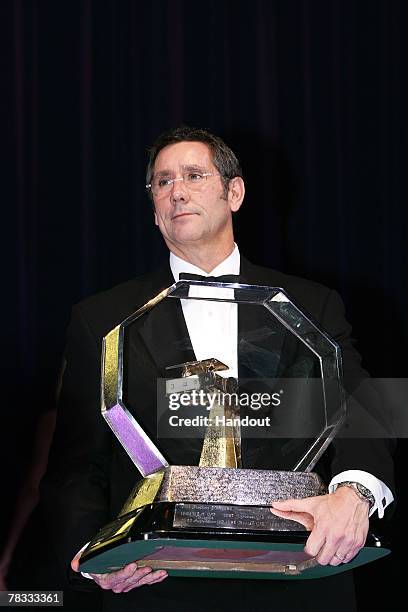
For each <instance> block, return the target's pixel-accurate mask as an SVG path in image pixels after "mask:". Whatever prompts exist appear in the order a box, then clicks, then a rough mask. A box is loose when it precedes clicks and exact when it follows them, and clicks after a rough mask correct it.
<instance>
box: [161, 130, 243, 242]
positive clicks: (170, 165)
mask: <svg viewBox="0 0 408 612" xmlns="http://www.w3.org/2000/svg"><path fill="white" fill-rule="evenodd" d="M194 170H195V171H196V172H200V173H206V172H209V173H213V174H215V176H208V177H207V179H206V180H205V181H203V184H202V185H200V188H199V189H198V190H197V189H189V187H188V185H187V184H186V182H185V181H176V182H174V183H173V184H172V186H171V188H170V190H169V191H168V192H166V193H165V194H160V195H153V201H154V208H155V213H154V218H155V223H156V225H157V226H158V227H159V229H160V231H161V233H162V234H163V237H164V239H165V241H166V243H167V244H168V246H169V247H170V246H171V245H174V246H176V247H177V246H179V247H181V246H182V245H188V244H191V243H196V244H199V243H203V244H204V243H208V244H209V243H212V242H213V241H216V240H224V239H225V237H226V236H227V234H229V235H231V233H232V219H231V211H233V210H238V208H239V206H240V204H241V202H239V203H238V204H237V202H236V201H235V200H236V198H235V199H234V196H233V194H232V190H231V189H230V190H229V191H228V195H227V196H225V194H224V185H223V182H222V179H221V177H220V176H219V175H218V171H217V169H216V167H215V166H214V164H213V161H212V155H211V151H210V149H209V147H208V146H207V145H206V144H204V143H202V142H180V143H177V144H173V145H168V146H167V147H164V149H162V150H161V151H160V153H159V154H158V156H157V158H156V161H155V164H154V172H153V175H154V176H162V177H165V178H181V177H182V176H183V174H185V173H186V172H192V171H194ZM234 180H236V179H234ZM239 180H241V179H239Z"/></svg>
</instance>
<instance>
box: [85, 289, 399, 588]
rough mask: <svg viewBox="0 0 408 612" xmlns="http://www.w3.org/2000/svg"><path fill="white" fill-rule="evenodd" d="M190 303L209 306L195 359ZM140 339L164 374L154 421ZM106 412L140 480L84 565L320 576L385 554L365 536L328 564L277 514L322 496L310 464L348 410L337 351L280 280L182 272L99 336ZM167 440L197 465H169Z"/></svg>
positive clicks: (94, 569) (173, 451) (88, 568)
mask: <svg viewBox="0 0 408 612" xmlns="http://www.w3.org/2000/svg"><path fill="white" fill-rule="evenodd" d="M191 300H201V301H202V303H207V304H206V305H207V306H208V302H211V308H210V309H208V307H207V309H203V317H207V319H205V318H203V320H202V324H203V327H205V330H206V331H205V334H204V336H205V340H204V342H203V341H201V345H202V348H201V349H200V350H201V351H202V354H201V355H196V354H195V353H194V351H193V349H192V343H193V338H192V334H194V333H195V332H194V329H193V328H191V329H190V330H188V329H187V327H186V323H185V320H184V317H183V315H182V308H181V306H183V309H185V308H186V307H187V308H188V304H189V303H190V301H191ZM180 302H181V303H180ZM176 311H177V312H178V318H174V317H173V314H174V313H175V312H176ZM171 313H173V314H171ZM212 313H213V314H215V315H216V316H215V317H214V324H212V323H211V320H212V319H211V316H212ZM196 314H197V313H196ZM208 317H209V318H208ZM189 332H190V334H189ZM201 332H202V330H201ZM135 335H137V336H138V337H140V338H142V341H143V342H144V346H146V347H147V349H150V350H151V355H153V357H154V359H153V360H154V361H156V365H158V366H159V368H158V369H159V371H161V372H162V373H163V378H161V379H159V380H158V383H157V414H156V415H155V416H156V419H155V424H154V425H152V423H153V421H152V414H151V412H152V411H150V413H149V414H147V413H146V411H145V412H143V407H142V406H141V404H140V401H139V400H138V396H139V397H140V393H138V391H139V386H138V385H139V382H140V381H139V382H137V381H138V380H139V379H140V376H135V372H139V373H140V371H141V370H142V369H143V367H144V368H146V367H147V365H146V363H143V364H142V363H141V361H140V360H141V359H145V360H146V358H145V357H142V356H141V355H140V353H138V352H137V351H136V350H135V346H136V345H135V342H134V338H135ZM201 338H203V334H202V333H201ZM226 338H229V339H230V340H229V341H228V340H226ZM231 338H234V340H233V341H232V342H231ZM235 338H236V339H237V341H236V342H235ZM153 347H154V348H153ZM203 347H204V348H203ZM147 352H148V351H147ZM152 371H154V370H152ZM135 381H136V382H135ZM144 382H146V381H144ZM147 382H148V381H147ZM150 382H151V381H150ZM243 400H244V401H243ZM101 409H102V415H103V418H104V419H105V420H106V422H107V423H108V425H109V426H110V427H111V429H112V431H113V433H114V434H115V436H116V437H117V439H118V440H119V442H120V444H121V445H122V447H123V448H124V449H125V451H126V452H127V454H128V455H129V457H130V459H131V460H132V461H133V463H134V464H135V466H136V467H137V469H138V470H139V472H140V474H141V475H142V479H139V480H138V481H137V483H136V486H135V488H134V489H133V491H132V492H131V494H130V496H129V498H128V500H127V501H126V503H125V505H124V507H123V508H122V510H121V512H120V513H119V515H118V517H117V518H116V519H115V520H114V521H112V522H111V523H109V524H108V525H106V526H105V527H103V528H102V529H101V530H100V532H99V533H98V534H96V536H95V537H94V539H93V540H92V541H91V542H90V543H89V545H88V547H87V548H86V549H85V551H84V552H83V554H82V557H81V561H80V569H81V571H85V572H91V573H106V572H109V571H114V570H116V569H119V568H121V567H123V566H124V565H126V564H127V563H130V562H133V561H136V562H137V563H138V566H149V567H152V568H154V569H166V570H167V571H168V573H169V574H170V575H176V576H196V577H197V576H198V577H208V576H213V577H214V576H215V577H227V578H264V579H265V578H266V579H280V580H281V579H299V578H316V577H322V576H326V575H332V574H335V573H339V572H342V571H345V570H348V569H352V568H353V567H356V566H358V565H361V564H364V563H367V562H368V561H371V560H374V559H376V558H379V557H381V556H383V555H385V554H387V553H388V552H389V551H388V550H387V549H386V548H384V547H383V546H382V543H381V542H380V541H379V539H378V538H376V537H375V536H374V535H373V534H370V536H369V538H368V539H367V543H366V546H365V547H364V548H363V549H362V550H361V551H360V552H359V554H358V555H357V556H356V557H355V558H354V559H353V560H352V561H351V562H350V563H347V564H344V565H339V566H335V567H334V566H320V565H319V564H318V562H317V560H316V559H315V558H313V557H310V556H309V555H307V554H306V553H305V552H304V550H303V548H304V544H305V542H306V539H307V537H308V535H309V532H308V531H307V530H306V529H305V528H304V527H303V525H301V524H300V523H297V522H295V521H292V520H286V519H282V518H280V517H277V516H276V515H274V514H272V513H271V511H270V506H271V504H272V502H273V501H275V500H278V499H288V498H293V497H298V498H303V497H309V496H315V495H321V494H324V493H326V492H327V489H326V486H325V484H324V483H323V481H322V479H321V478H320V477H319V475H318V474H317V473H314V472H313V471H312V470H313V468H314V466H315V465H316V463H317V461H318V460H319V459H320V458H321V457H322V455H323V453H324V452H325V450H326V449H327V447H328V446H329V444H330V443H331V441H332V440H333V438H334V437H335V436H336V434H337V432H338V431H339V429H340V428H341V426H342V424H343V421H344V418H345V414H346V402H345V394H344V391H343V387H342V363H341V351H340V348H339V346H338V345H337V343H336V342H334V341H333V340H332V339H331V338H330V337H329V336H328V335H327V333H325V332H324V331H323V330H322V329H320V328H319V327H318V325H316V323H315V322H314V321H313V320H312V319H311V318H310V317H309V316H308V315H307V314H306V313H305V312H303V311H302V310H301V309H300V308H299V306H297V305H296V303H295V302H294V301H293V300H292V299H291V298H290V297H289V296H288V295H287V294H286V293H285V291H284V290H283V289H281V288H279V287H265V286H255V285H244V284H238V283H222V282H208V281H205V280H188V281H187V280H182V281H179V282H177V283H175V284H174V285H172V286H171V287H169V288H167V289H165V290H164V291H162V292H161V293H160V294H158V295H157V296H155V297H153V298H152V299H151V300H150V301H149V302H147V303H146V304H145V305H144V306H143V307H141V308H140V309H139V310H137V311H136V312H135V313H134V314H132V315H131V316H129V317H128V318H127V319H125V320H124V321H123V322H122V323H121V324H120V325H118V326H117V327H115V328H114V329H113V330H112V331H111V332H110V333H109V334H108V335H107V336H106V337H105V338H104V342H103V355H102V381H101ZM152 438H156V439H157V442H158V445H160V446H161V448H162V450H159V448H158V445H156V444H155V443H154V442H153V440H152ZM165 449H167V451H168V454H169V455H170V456H172V455H173V456H182V452H183V450H184V451H185V454H184V455H183V458H184V457H185V456H190V457H197V461H194V463H193V462H192V463H193V464H192V465H180V464H177V465H169V463H168V461H167V460H166V459H165V456H164V455H165V454H166V451H165ZM162 452H163V453H164V454H162ZM178 453H179V455H178ZM180 453H181V454H180ZM194 453H195V454H194Z"/></svg>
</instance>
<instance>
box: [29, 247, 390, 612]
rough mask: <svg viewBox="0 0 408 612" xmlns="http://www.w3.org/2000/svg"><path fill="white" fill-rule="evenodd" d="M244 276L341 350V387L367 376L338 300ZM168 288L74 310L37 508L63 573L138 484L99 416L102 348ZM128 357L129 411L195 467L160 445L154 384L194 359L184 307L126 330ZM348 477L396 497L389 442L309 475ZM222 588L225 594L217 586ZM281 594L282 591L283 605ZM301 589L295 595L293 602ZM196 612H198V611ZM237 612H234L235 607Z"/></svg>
mask: <svg viewBox="0 0 408 612" xmlns="http://www.w3.org/2000/svg"><path fill="white" fill-rule="evenodd" d="M241 275H242V276H243V277H244V279H245V281H246V282H248V283H251V284H259V285H269V286H276V287H282V288H283V289H284V290H285V291H286V292H287V293H288V294H289V295H290V296H291V297H292V298H293V299H294V300H295V301H296V302H297V303H298V304H299V306H300V307H301V308H303V309H304V310H306V311H307V312H308V313H310V315H311V316H312V317H313V318H314V319H315V320H316V321H317V322H318V324H319V325H320V326H321V327H322V328H323V329H325V330H326V331H327V332H328V333H329V334H330V336H331V337H333V338H334V339H335V340H336V341H337V342H338V343H339V344H340V345H341V347H342V353H343V364H344V375H345V378H346V379H351V380H358V379H361V378H364V377H366V376H367V374H366V372H364V370H362V368H361V366H360V356H359V355H358V353H357V352H356V351H355V349H354V348H353V342H352V339H351V337H350V332H351V328H350V325H349V324H348V323H347V322H346V320H345V318H344V308H343V305H342V301H341V299H340V298H339V296H338V295H337V294H336V293H335V292H334V291H331V290H329V289H327V288H326V287H323V286H321V285H319V284H316V283H313V282H311V281H308V280H303V279H300V278H296V277H293V276H288V275H284V274H282V273H280V272H277V271H274V270H270V269H266V268H262V267H259V266H255V265H253V264H251V263H249V262H248V261H247V260H245V259H244V258H243V257H241ZM173 282H174V279H173V277H172V274H171V271H170V267H169V265H168V264H166V265H164V266H163V267H162V268H160V269H159V270H158V271H157V272H155V273H152V274H147V275H145V276H142V277H139V278H137V279H135V280H131V281H129V282H127V283H124V284H122V285H119V286H117V287H115V288H113V289H111V290H109V291H106V292H104V293H101V294H98V295H96V296H93V297H90V298H88V299H86V300H84V301H83V302H81V303H80V304H78V305H76V306H75V307H74V308H73V311H72V318H71V322H70V325H69V328H68V332H67V343H66V350H65V360H66V368H65V373H64V377H63V384H62V389H61V394H60V401H59V406H58V411H57V427H56V432H55V436H54V440H53V444H52V448H51V452H50V458H49V467H48V470H47V474H46V476H45V478H44V480H43V483H42V487H41V488H42V504H41V505H42V509H43V512H44V513H45V517H46V521H47V525H48V526H49V528H50V529H51V530H52V533H53V542H54V545H55V551H56V554H57V556H58V558H59V562H60V563H62V564H63V565H64V566H65V567H67V568H69V563H70V560H71V559H72V557H73V556H74V555H75V554H76V552H77V551H78V550H79V549H80V548H81V547H82V546H83V545H84V544H85V543H86V542H88V541H89V540H90V539H91V538H92V537H93V536H94V535H95V534H96V532H97V531H98V530H99V528H100V527H101V526H103V525H104V524H106V523H107V522H109V521H110V520H112V519H113V518H114V517H115V516H116V515H117V513H118V512H119V510H120V508H121V507H122V505H123V503H124V502H125V501H126V499H127V497H128V495H129V493H130V491H131V489H132V488H133V486H134V484H135V480H136V479H137V478H139V477H140V475H139V474H138V473H137V470H136V468H135V467H134V465H133V464H132V463H131V461H130V459H129V458H128V456H127V454H126V453H125V452H124V451H123V449H122V448H121V446H120V444H119V443H118V442H117V440H116V438H115V437H114V436H113V434H112V433H111V431H110V429H109V427H108V426H107V425H106V423H105V421H104V419H103V418H102V416H101V413H100V356H101V348H102V338H103V336H104V335H106V334H107V333H108V332H109V331H110V330H111V329H112V328H113V327H115V326H116V325H117V324H118V323H120V322H121V321H122V320H123V319H124V318H125V317H127V316H129V315H130V314H131V313H133V312H134V311H136V310H137V309H138V308H139V307H140V306H141V305H143V304H144V303H146V302H147V301H148V299H150V298H151V297H152V296H153V295H155V294H156V293H158V292H159V291H160V290H162V289H164V288H165V287H168V286H169V285H171V284H172V283H173ZM287 340H288V338H285V337H284V336H283V337H281V338H280V339H278V343H279V346H280V347H281V349H282V353H283V352H284V350H285V346H286V343H287ZM125 350H126V359H127V360H128V364H129V366H128V367H130V370H131V371H132V376H129V377H128V380H127V381H126V385H125V389H124V393H125V396H126V397H127V401H126V405H127V406H128V407H129V408H130V409H131V411H133V412H134V414H135V417H136V418H137V420H138V421H139V422H140V424H141V425H142V427H143V428H144V429H145V430H146V431H147V433H148V434H149V435H150V436H151V438H152V439H153V440H154V441H155V443H156V444H157V445H158V447H159V448H160V450H161V451H162V453H163V454H164V455H165V457H166V458H167V460H168V461H169V463H171V464H179V465H180V464H186V465H188V464H193V465H194V464H197V463H198V459H199V454H200V450H201V448H200V447H201V441H200V440H193V439H185V440H180V439H178V440H171V439H160V440H157V439H156V380H157V378H158V377H166V376H167V377H168V374H166V371H165V368H166V366H168V365H172V364H177V363H181V362H184V361H190V360H192V359H194V352H193V349H192V347H191V343H190V341H189V337H188V333H187V328H186V325H185V321H184V317H183V315H182V310H181V304H180V302H179V301H178V300H174V299H166V300H164V301H163V302H161V303H160V304H159V305H158V306H156V307H155V308H154V309H153V310H152V311H151V312H150V313H148V314H147V315H145V316H144V317H142V318H141V319H139V321H138V322H137V325H134V326H133V327H132V331H131V333H130V335H129V341H128V342H126V346H125ZM372 393H373V396H372V398H371V400H372V404H373V405H375V406H376V409H379V408H378V401H379V400H378V398H377V397H376V395H375V392H374V391H373V392H372ZM280 456H281V455H280V454H279V453H278V454H277V453H276V452H275V449H274V446H273V444H272V443H271V442H270V441H265V440H263V441H259V440H257V441H254V440H252V441H248V442H246V443H244V446H243V465H244V467H252V468H258V469H279V468H282V467H284V466H281V465H279V457H280ZM347 469H361V470H365V471H367V472H370V473H371V474H373V475H375V476H377V477H378V478H380V479H381V480H383V481H384V482H385V483H386V484H387V485H388V486H389V487H390V488H391V489H392V490H393V489H394V485H393V470H392V460H391V456H390V448H389V444H388V443H387V442H386V441H383V440H378V439H377V440H364V441H362V440H359V441H354V440H344V439H343V440H342V439H339V440H337V441H335V442H334V443H332V444H331V445H330V447H329V449H328V450H327V451H326V453H325V454H324V456H323V457H322V459H321V460H320V461H319V463H318V464H317V466H316V469H315V471H317V472H318V473H320V474H321V475H322V477H323V478H324V480H325V481H326V482H328V481H329V480H330V478H331V477H332V476H333V475H335V474H337V473H339V472H341V471H343V470H347ZM338 579H339V578H338ZM325 580H326V581H327V579H325ZM330 580H331V579H330ZM340 580H341V578H340ZM215 582H217V589H219V590H220V591H219V597H221V599H222V597H224V595H225V593H230V592H231V585H232V582H231V581H215ZM224 582H225V583H226V586H222V584H223V583H224ZM238 582H240V583H241V582H242V581H238ZM243 582H248V583H250V584H255V585H257V586H256V592H257V593H258V594H259V593H261V594H262V593H263V592H264V591H265V589H266V586H265V585H263V586H262V587H261V586H260V585H259V582H262V581H257V582H256V583H255V582H253V581H243ZM306 582H314V581H305V583H306ZM205 583H206V581H205V580H203V581H200V580H198V581H197V580H190V579H184V580H183V579H170V578H168V579H166V580H165V581H164V582H163V583H161V584H159V585H154V586H152V587H148V589H146V588H144V589H136V590H134V591H132V592H130V593H129V594H126V595H121V596H118V595H115V594H108V595H107V598H108V599H109V600H111V601H112V602H113V603H114V608H115V609H122V608H123V609H127V608H126V605H129V606H130V607H132V605H134V606H137V607H138V609H145V608H143V605H146V606H147V607H146V609H147V608H150V609H152V606H154V605H156V604H157V605H158V603H157V601H156V599H155V598H159V599H158V601H159V602H160V601H161V600H163V603H164V602H165V601H166V602H167V604H166V605H167V606H168V605H169V602H171V601H174V602H175V604H174V605H175V609H179V610H182V609H189V608H188V607H186V608H183V607H180V605H181V604H180V601H186V599H185V598H186V597H187V595H186V593H187V592H190V593H191V597H192V600H191V601H193V599H194V597H195V596H196V594H197V592H198V591H197V589H199V590H200V589H203V588H204V589H205V586H204V584H205ZM78 584H79V585H81V584H82V586H83V587H84V588H89V587H91V586H93V583H90V581H87V579H85V578H82V577H81V578H80V579H79V581H78ZM234 584H235V582H234ZM273 584H274V585H275V586H271V587H270V588H274V589H275V590H276V589H277V588H278V587H277V586H276V585H277V584H278V583H277V582H276V581H273ZM285 584H286V583H285ZM285 584H283V586H282V587H281V588H282V589H283V591H282V592H284V593H285V598H286V599H284V601H285V603H287V601H288V600H287V598H288V593H287V585H286V586H285ZM327 584H329V583H327ZM180 585H182V586H180ZM271 585H272V582H271ZM79 588H81V586H79ZM213 588H214V587H213ZM238 588H239V589H242V588H244V587H243V585H242V584H241V586H239V587H238V586H237V585H235V586H234V592H238V591H237V589H238ZM248 588H249V587H248ZM254 588H255V587H254ZM299 588H300V587H293V588H292V591H291V592H292V594H293V593H295V592H297V590H298V589H299ZM309 589H310V587H309ZM319 589H320V590H321V587H319ZM342 589H343V591H344V592H347V593H348V592H349V590H350V589H349V588H348V587H347V588H346V587H345V586H344V585H343V587H342ZM336 590H337V588H336ZM142 591H143V592H142ZM265 592H266V591H265ZM248 593H250V591H248V592H247V593H246V594H245V593H240V594H239V595H238V598H240V600H242V601H244V600H245V597H246V596H247V597H250V599H251V602H252V604H251V605H254V600H253V599H252V595H248ZM263 596H264V595H262V597H263ZM179 597H181V600H179V599H178V598H179ZM265 597H269V595H268V594H266V595H265ZM146 598H147V599H146ZM160 598H161V599H160ZM234 599H236V597H235V598H234ZM153 601H154V602H155V603H152V602H153ZM132 602H134V604H132ZM177 602H179V603H178V604H177ZM119 604H120V605H119ZM177 605H178V606H179V607H178V608H177ZM260 605H261V604H260ZM141 606H142V607H141ZM194 607H196V608H197V606H196V605H195V606H194ZM135 609H136V608H135ZM227 609H228V608H227ZM234 609H237V608H236V605H235V608H234Z"/></svg>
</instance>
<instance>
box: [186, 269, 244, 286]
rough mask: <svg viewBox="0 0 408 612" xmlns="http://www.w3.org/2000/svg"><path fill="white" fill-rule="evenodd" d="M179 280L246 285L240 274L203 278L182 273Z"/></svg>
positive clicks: (198, 275)
mask: <svg viewBox="0 0 408 612" xmlns="http://www.w3.org/2000/svg"><path fill="white" fill-rule="evenodd" d="M179 280H199V281H207V282H208V283H241V284H242V283H245V281H244V280H243V278H242V276H240V275H238V274H224V275H223V276H201V275H200V274H190V273H189V272H180V275H179Z"/></svg>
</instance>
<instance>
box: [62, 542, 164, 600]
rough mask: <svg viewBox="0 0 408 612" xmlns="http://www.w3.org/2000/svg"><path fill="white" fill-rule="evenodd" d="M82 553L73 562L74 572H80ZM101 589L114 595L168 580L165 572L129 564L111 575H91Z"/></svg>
mask: <svg viewBox="0 0 408 612" xmlns="http://www.w3.org/2000/svg"><path fill="white" fill-rule="evenodd" d="M81 553H82V551H80V552H79V553H78V554H77V555H76V556H75V557H74V558H73V559H72V561H71V567H72V569H73V570H74V572H79V558H80V556H81ZM89 575H90V576H92V578H93V580H94V581H95V582H96V584H98V585H99V586H100V587H101V589H104V590H107V591H113V592H114V593H127V592H128V591H131V590H132V589H136V588H138V587H140V586H143V585H144V584H155V583H156V582H162V580H164V579H165V578H167V572H165V571H164V570H157V571H155V572H153V571H152V568H151V567H141V568H140V569H137V564H136V563H129V564H128V565H125V567H124V568H123V569H121V570H118V571H116V572H111V573H110V574H89Z"/></svg>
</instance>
